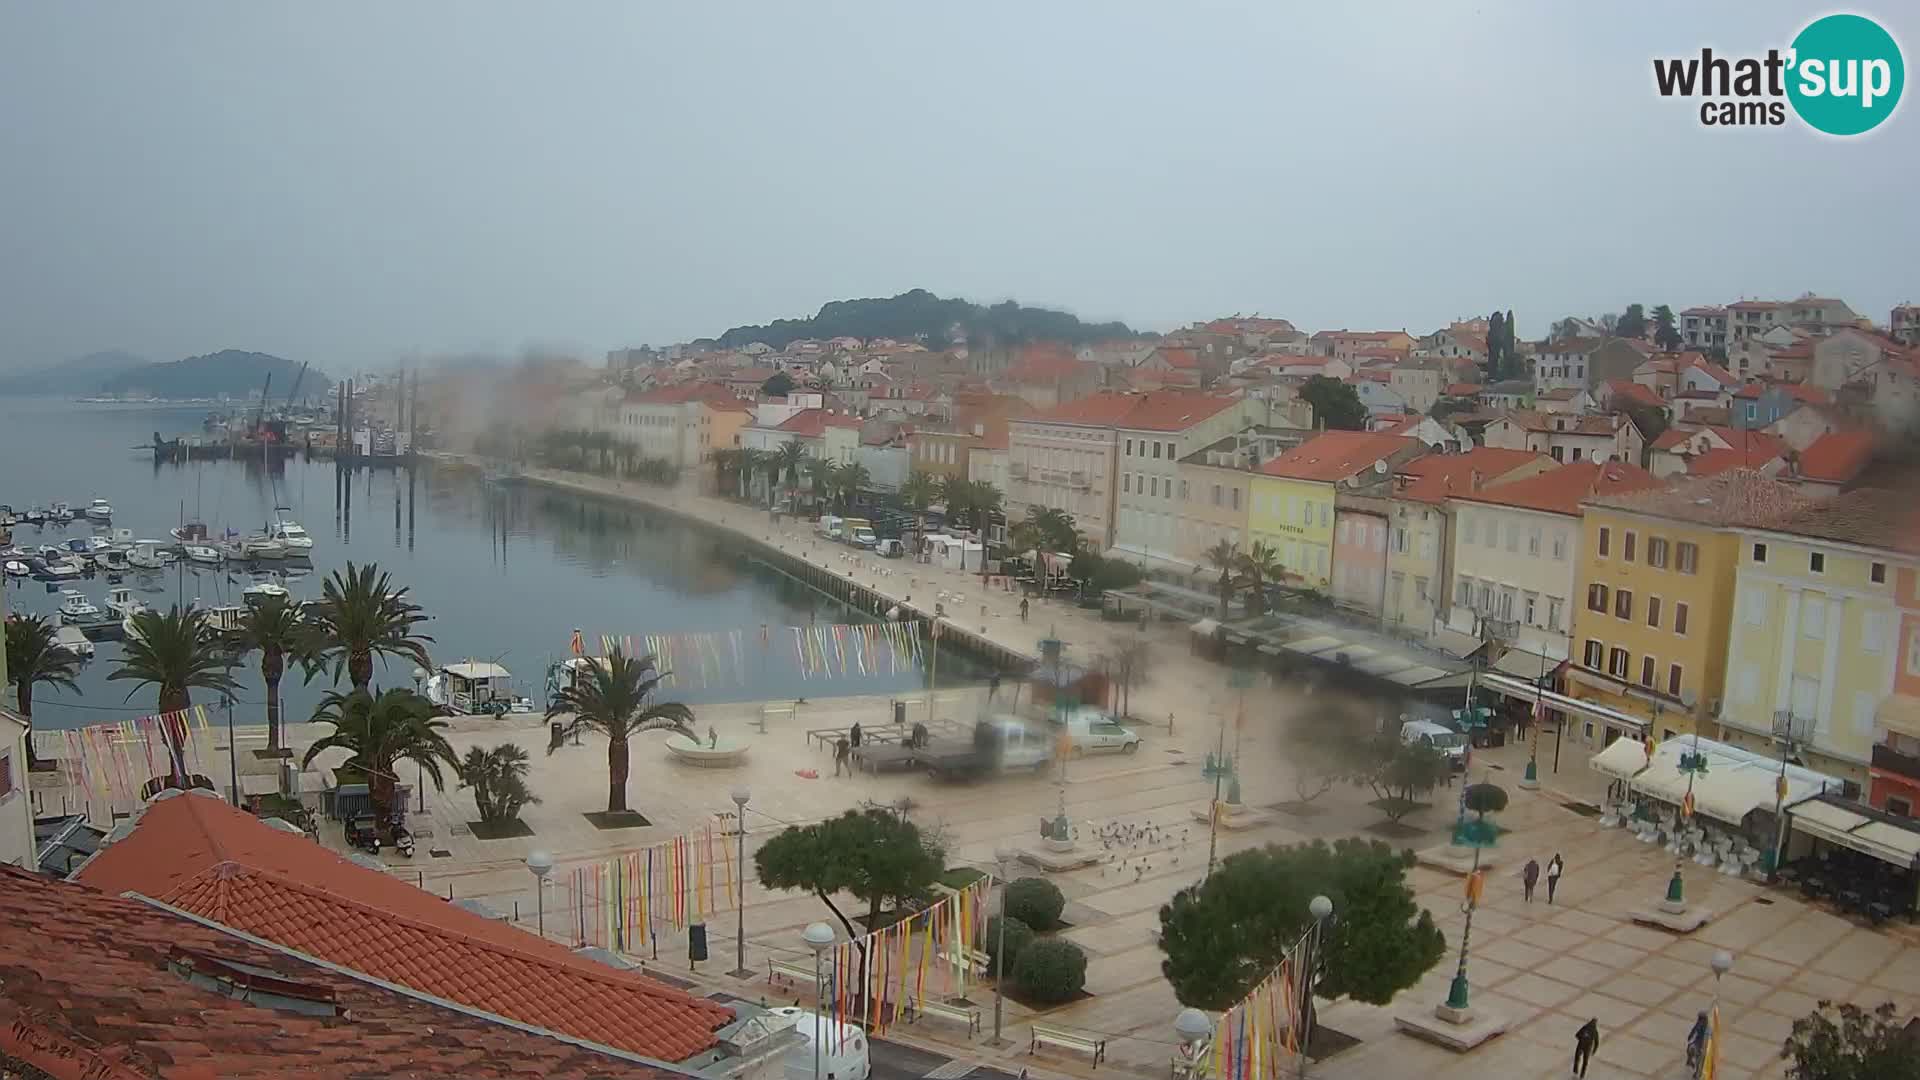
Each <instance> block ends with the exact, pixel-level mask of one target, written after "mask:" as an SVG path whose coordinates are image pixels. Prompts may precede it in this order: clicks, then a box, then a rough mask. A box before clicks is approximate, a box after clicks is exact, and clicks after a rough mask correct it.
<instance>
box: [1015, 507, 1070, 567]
mask: <svg viewBox="0 0 1920 1080" xmlns="http://www.w3.org/2000/svg"><path fill="white" fill-rule="evenodd" d="M1027 523H1028V524H1029V525H1031V526H1032V528H1033V532H1034V533H1035V535H1036V536H1037V538H1038V539H1039V540H1040V542H1041V543H1042V544H1044V545H1045V546H1046V547H1047V549H1048V550H1049V551H1058V552H1061V553H1063V554H1067V555H1073V554H1077V553H1078V552H1079V550H1080V527H1079V525H1077V524H1076V523H1075V522H1074V520H1073V515H1072V514H1069V513H1067V512H1066V511H1065V510H1059V509H1056V508H1054V507H1051V506H1029V507H1027Z"/></svg>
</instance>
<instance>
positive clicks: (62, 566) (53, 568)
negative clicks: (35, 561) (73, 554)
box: [40, 559, 83, 580]
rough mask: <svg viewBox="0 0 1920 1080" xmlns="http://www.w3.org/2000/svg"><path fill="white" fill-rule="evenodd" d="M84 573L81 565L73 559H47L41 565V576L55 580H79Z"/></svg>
mask: <svg viewBox="0 0 1920 1080" xmlns="http://www.w3.org/2000/svg"><path fill="white" fill-rule="evenodd" d="M82 572H83V571H82V570H81V569H80V564H79V563H77V562H74V561H73V560H72V559H47V560H44V561H43V562H42V563H41V564H40V574H41V576H43V577H49V578H53V579H55V580H63V579H66V578H77V577H79V576H80V575H81V573H82Z"/></svg>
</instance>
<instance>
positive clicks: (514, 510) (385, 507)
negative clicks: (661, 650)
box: [0, 398, 979, 728]
mask: <svg viewBox="0 0 1920 1080" xmlns="http://www.w3.org/2000/svg"><path fill="white" fill-rule="evenodd" d="M205 413H206V410H205V409H204V407H202V408H188V407H153V406H103V405H81V404H78V403H73V402H63V401H49V400H43V399H7V398H0V462H5V467H4V469H0V503H8V504H11V505H12V506H13V507H14V508H15V509H16V510H24V509H25V508H27V507H29V506H33V505H42V506H44V505H47V504H50V503H53V502H56V501H65V502H68V503H71V504H73V505H75V506H76V507H77V506H83V505H85V504H86V502H87V501H88V500H90V499H93V498H96V497H98V498H105V499H107V500H108V501H109V502H111V503H112V504H113V506H114V509H115V515H114V520H113V525H114V526H116V527H122V528H130V529H132V530H133V531H134V533H135V534H136V535H137V536H140V537H154V538H158V539H166V538H167V529H169V528H170V527H172V526H173V525H176V524H178V523H179V522H180V521H181V520H182V518H183V517H184V518H186V519H194V518H198V519H199V520H202V521H205V522H206V524H207V526H208V528H209V529H210V530H211V531H213V532H215V533H218V532H220V531H221V530H223V529H226V528H232V529H235V530H238V531H240V532H243V533H245V532H254V531H258V530H260V529H261V528H262V527H263V525H264V524H265V522H267V521H268V520H269V519H270V518H271V517H272V516H273V510H274V507H275V506H285V507H288V508H290V510H291V513H292V516H293V517H294V518H296V519H297V520H298V521H299V522H300V523H301V524H302V525H304V526H306V528H307V530H308V532H310V533H311V534H312V535H313V537H314V540H315V546H314V549H313V552H312V557H311V570H310V571H309V572H306V573H304V574H302V573H301V570H300V568H299V566H298V564H289V565H290V566H291V567H293V569H291V570H290V573H289V576H288V578H287V579H286V581H285V584H286V586H287V588H288V589H289V591H290V592H292V594H293V595H294V596H295V597H296V598H302V599H305V598H313V597H317V596H319V595H320V586H321V582H322V580H323V579H324V577H325V576H326V574H327V573H328V572H329V571H331V570H334V569H336V568H339V567H342V566H344V565H345V564H346V562H347V561H348V560H349V559H351V560H353V561H355V562H361V563H365V562H377V563H378V564H379V565H380V566H381V567H382V568H383V569H386V570H390V571H392V573H393V576H394V578H395V580H396V581H397V582H398V583H400V584H404V585H406V586H409V587H410V588H411V589H412V594H413V598H414V600H415V602H416V603H419V604H420V605H422V606H423V607H424V608H425V609H426V610H427V612H428V613H429V614H431V615H432V616H433V620H432V622H431V623H429V624H428V625H427V626H426V628H425V629H426V631H427V632H428V633H430V634H431V635H432V636H433V638H434V643H433V644H432V645H431V646H430V650H431V652H432V654H433V657H434V660H435V661H436V663H446V662H450V661H455V660H461V659H468V658H471V659H475V660H491V661H495V662H497V663H500V664H503V665H505V666H506V667H508V668H509V669H511V670H512V672H513V674H514V678H515V683H516V687H517V689H518V691H519V692H520V693H522V694H525V695H527V696H528V697H531V698H533V699H534V700H535V702H537V703H538V702H541V701H542V700H543V692H544V683H545V672H546V668H547V666H548V665H549V664H550V663H551V662H553V661H554V660H555V659H558V658H560V657H563V656H565V655H566V653H567V646H568V641H569V638H570V637H571V634H572V630H573V628H574V627H582V628H584V629H586V630H587V632H588V633H589V634H593V633H619V634H636V635H637V634H642V633H651V634H662V633H699V632H725V631H732V630H740V631H744V632H745V633H744V634H743V647H742V661H743V662H742V663H739V664H737V665H736V664H735V663H734V662H733V658H732V657H731V656H730V655H726V654H724V653H723V655H722V657H721V661H720V663H719V664H718V665H716V666H714V667H713V668H711V669H710V671H709V675H710V676H711V677H712V678H713V680H714V681H713V683H712V684H710V685H709V686H707V687H706V688H705V689H702V688H700V687H699V685H698V680H697V679H695V678H693V677H692V672H691V671H689V670H687V669H685V668H683V670H682V676H683V684H682V685H681V686H680V687H678V688H676V689H675V690H673V691H670V692H669V693H668V695H667V696H669V697H671V698H673V699H676V700H682V701H688V702H692V703H695V704H699V703H703V702H715V701H742V700H758V699H763V698H782V697H786V698H791V697H796V696H803V695H804V696H808V697H825V696H832V695H839V694H862V693H889V692H894V691H902V690H908V689H911V688H914V687H918V686H923V685H924V684H925V683H924V673H923V672H921V671H918V670H914V671H906V670H901V671H898V672H896V673H893V674H876V675H864V676H863V675H858V674H855V675H850V676H846V677H837V678H834V679H832V680H830V681H824V682H823V681H821V680H820V679H819V678H817V677H816V678H812V679H806V678H803V677H802V673H801V670H800V667H799V664H798V662H797V660H796V658H795V656H794V651H793V646H792V636H791V634H787V635H785V637H784V638H783V637H782V636H781V634H780V628H782V627H786V626H790V625H807V624H808V623H809V622H810V621H811V620H817V621H819V622H821V623H830V622H855V621H868V620H867V619H866V617H864V616H862V615H861V614H859V613H856V612H853V611H850V610H849V609H847V608H846V607H845V606H844V605H841V604H839V603H837V602H835V601H833V600H831V599H830V598H828V597H826V596H824V595H823V594H820V593H817V592H815V591H813V590H811V589H808V588H805V587H803V586H800V585H798V584H796V583H794V582H792V581H790V580H789V579H787V578H785V577H782V576H780V575H778V574H774V573H772V572H770V571H767V570H765V569H764V568H760V567H756V566H754V565H752V564H748V563H746V562H744V561H742V560H741V559H740V557H739V554H738V552H737V551H732V550H729V549H728V548H727V547H726V546H725V545H724V544H718V543H716V542H715V539H714V537H713V535H712V534H710V533H705V532H700V531H697V530H694V529H692V528H689V527H687V526H685V525H683V524H680V523H678V522H677V521H676V520H675V519H673V518H671V517H668V516H665V515H662V514H658V513H654V512H650V511H647V510H644V509H640V508H635V507H631V506H628V505H626V504H623V503H618V502H613V501H610V500H599V499H593V498H588V497H582V496H575V495H571V494H567V493H561V492H555V491H551V490H548V489H543V488H538V487H527V486H517V485H513V486H504V487H503V486H499V485H489V484H486V483H484V482H483V481H482V480H481V479H480V478H479V477H478V476H477V475H475V474H473V473H471V472H469V471H463V470H451V469H434V468H432V467H430V466H424V465H423V466H422V467H421V468H420V469H419V470H418V472H417V474H415V475H413V476H411V477H410V476H409V474H408V472H407V471H406V470H404V469H400V470H364V469H363V470H360V471H359V472H357V473H354V474H350V475H349V477H348V478H347V482H346V483H345V484H341V483H338V481H339V474H338V473H337V472H336V470H335V468H334V466H333V465H332V464H331V463H328V462H313V463H307V462H304V461H290V462H286V463H283V464H280V465H276V466H275V467H273V468H271V469H269V468H266V467H263V466H262V465H261V464H260V463H259V462H257V461H255V462H244V463H242V462H232V461H215V462H196V463H193V464H191V465H156V464H155V463H154V461H153V458H152V455H151V453H149V452H147V451H144V450H138V449H134V448H135V447H136V446H139V445H140V444H143V443H147V442H149V441H150V439H151V438H152V435H153V433H154V432H155V431H158V432H160V433H161V434H162V435H164V436H168V437H172V436H174V435H178V434H181V433H184V432H190V431H197V430H198V429H199V426H200V422H201V420H202V418H203V417H204V416H205ZM89 531H90V528H89V526H88V524H87V523H85V522H75V523H74V524H72V525H70V526H67V527H65V528H61V527H56V526H48V527H46V528H45V529H41V530H36V529H35V528H34V527H33V526H28V525H21V526H18V527H16V528H15V530H14V542H15V543H16V544H19V545H22V546H25V545H28V544H43V543H56V544H57V543H59V542H60V539H61V538H62V537H66V536H84V535H86V534H87V533H88V532H89ZM249 583H250V579H249V577H248V575H247V574H246V573H244V572H241V571H230V570H226V569H212V568H201V567H194V566H191V565H176V566H175V567H171V568H169V569H167V570H164V571H161V572H157V573H153V574H146V575H139V574H129V575H128V576H127V579H126V581H125V584H127V585H129V586H131V587H133V588H134V589H135V591H136V594H137V595H139V596H140V597H141V598H142V599H143V600H145V601H146V602H147V603H148V604H150V605H153V606H155V607H165V606H166V605H168V604H171V603H176V602H178V603H191V602H193V601H194V600H195V599H201V600H204V601H206V602H208V603H216V602H218V603H236V602H238V601H239V597H240V590H241V589H242V588H244V587H245V586H246V585H247V584H249ZM62 587H66V588H78V589H80V590H81V591H83V592H85V593H86V594H87V595H88V596H89V597H90V598H91V599H92V600H93V601H94V602H95V603H96V604H98V603H102V602H103V601H104V600H105V599H106V593H107V589H108V583H107V581H106V579H105V577H104V575H102V576H98V577H95V578H93V579H91V580H89V579H81V580H80V581H78V582H77V583H72V582H69V583H65V584H64V585H56V586H53V587H52V588H49V586H48V585H47V583H44V582H39V581H34V580H32V579H24V580H22V579H8V581H7V584H6V600H7V609H8V610H9V611H33V612H40V613H42V614H45V615H48V616H49V617H52V616H54V613H55V611H56V610H57V608H58V605H59V591H58V590H59V589H60V588H62ZM762 623H766V624H769V625H770V626H771V627H773V628H774V630H773V636H772V647H770V648H767V649H765V650H762V649H761V648H760V647H759V644H758V639H759V628H760V626H761V624H762ZM783 646H784V647H783ZM97 648H98V653H97V655H96V657H95V659H94V660H93V661H92V662H91V663H89V664H88V665H87V666H86V670H85V672H84V674H83V675H82V677H81V679H80V687H81V693H79V694H77V695H76V694H73V693H70V692H67V693H63V692H57V691H49V690H46V689H45V688H42V689H40V690H39V691H37V692H36V694H35V697H34V713H35V719H36V722H38V723H40V724H42V725H45V726H47V727H50V728H52V727H74V726H80V725H83V724H88V723H98V722H101V721H104V720H113V719H117V718H124V717H127V716H132V715H138V714H139V713H141V712H144V711H150V709H151V706H152V704H153V692H152V690H151V689H146V690H141V691H138V692H137V693H136V694H135V696H134V698H133V700H132V701H131V702H129V701H128V700H127V690H128V688H129V685H130V684H128V683H126V682H109V681H107V674H108V673H109V672H111V671H112V670H113V669H114V666H115V660H116V659H117V657H118V656H119V654H120V646H119V645H118V644H117V643H113V642H100V643H98V645H97ZM729 651H730V650H729ZM721 671H724V672H725V674H726V677H725V678H724V679H722V678H720V677H719V674H718V673H719V672H721ZM411 672H412V665H410V664H401V663H399V662H395V663H394V665H393V666H391V667H387V668H381V667H379V666H378V665H376V670H375V680H376V682H378V683H380V684H382V685H385V686H401V685H407V684H408V683H410V682H411V681H412V675H411ZM234 674H235V677H236V679H238V680H239V682H240V684H241V690H240V691H239V693H238V695H237V700H238V701H239V702H240V704H239V705H238V706H237V708H236V713H235V716H236V719H240V720H241V721H242V722H248V721H252V722H261V721H262V720H263V716H262V713H261V709H260V705H259V703H260V702H261V701H263V700H264V694H263V687H262V686H261V683H260V678H259V668H258V657H257V656H255V657H252V658H249V660H248V662H247V664H246V666H245V667H243V668H241V669H238V670H236V671H235V673H234ZM978 675H979V670H978V669H977V668H974V667H972V666H971V665H969V664H967V663H966V661H965V660H964V659H963V658H961V657H959V656H955V655H952V654H945V655H942V657H941V663H940V683H941V685H942V686H946V685H951V684H954V683H958V682H962V681H968V680H971V679H973V678H975V677H977V676H978ZM325 682H326V677H325V676H324V675H322V676H320V677H319V678H317V679H316V680H315V681H314V683H312V684H311V685H303V684H302V683H301V682H300V678H299V675H298V674H297V673H291V674H289V676H288V677H287V678H286V680H285V681H284V682H283V683H282V686H281V692H282V695H283V698H284V699H285V702H286V705H287V708H288V714H289V716H290V717H292V718H304V717H305V716H307V715H308V714H309V713H310V712H311V710H312V708H313V705H314V704H315V703H316V702H317V701H318V700H319V697H320V695H321V693H323V692H324V690H325V689H326V688H327V687H326V686H325ZM196 700H197V701H201V702H205V703H207V704H212V703H213V702H214V697H213V696H212V695H209V694H206V693H204V692H202V693H199V694H197V695H196Z"/></svg>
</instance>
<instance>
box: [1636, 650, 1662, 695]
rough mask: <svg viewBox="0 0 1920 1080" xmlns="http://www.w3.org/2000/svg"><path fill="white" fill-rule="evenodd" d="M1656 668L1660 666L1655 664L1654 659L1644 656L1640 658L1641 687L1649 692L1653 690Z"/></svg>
mask: <svg viewBox="0 0 1920 1080" xmlns="http://www.w3.org/2000/svg"><path fill="white" fill-rule="evenodd" d="M1656 666H1658V665H1657V664H1656V663H1655V662H1654V659H1653V657H1651V656H1643V657H1641V658H1640V685H1641V686H1644V687H1646V688H1647V689H1649V690H1651V689H1653V669H1654V668H1655V667H1656Z"/></svg>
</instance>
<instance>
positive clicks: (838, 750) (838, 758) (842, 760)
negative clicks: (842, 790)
mask: <svg viewBox="0 0 1920 1080" xmlns="http://www.w3.org/2000/svg"><path fill="white" fill-rule="evenodd" d="M842 766H845V767H846V770H847V775H849V776H851V775H853V748H852V747H851V746H849V745H848V744H847V737H846V736H845V735H842V736H840V737H839V738H838V739H835V740H834V742H833V775H835V776H839V775H840V769H841V767H842Z"/></svg>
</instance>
